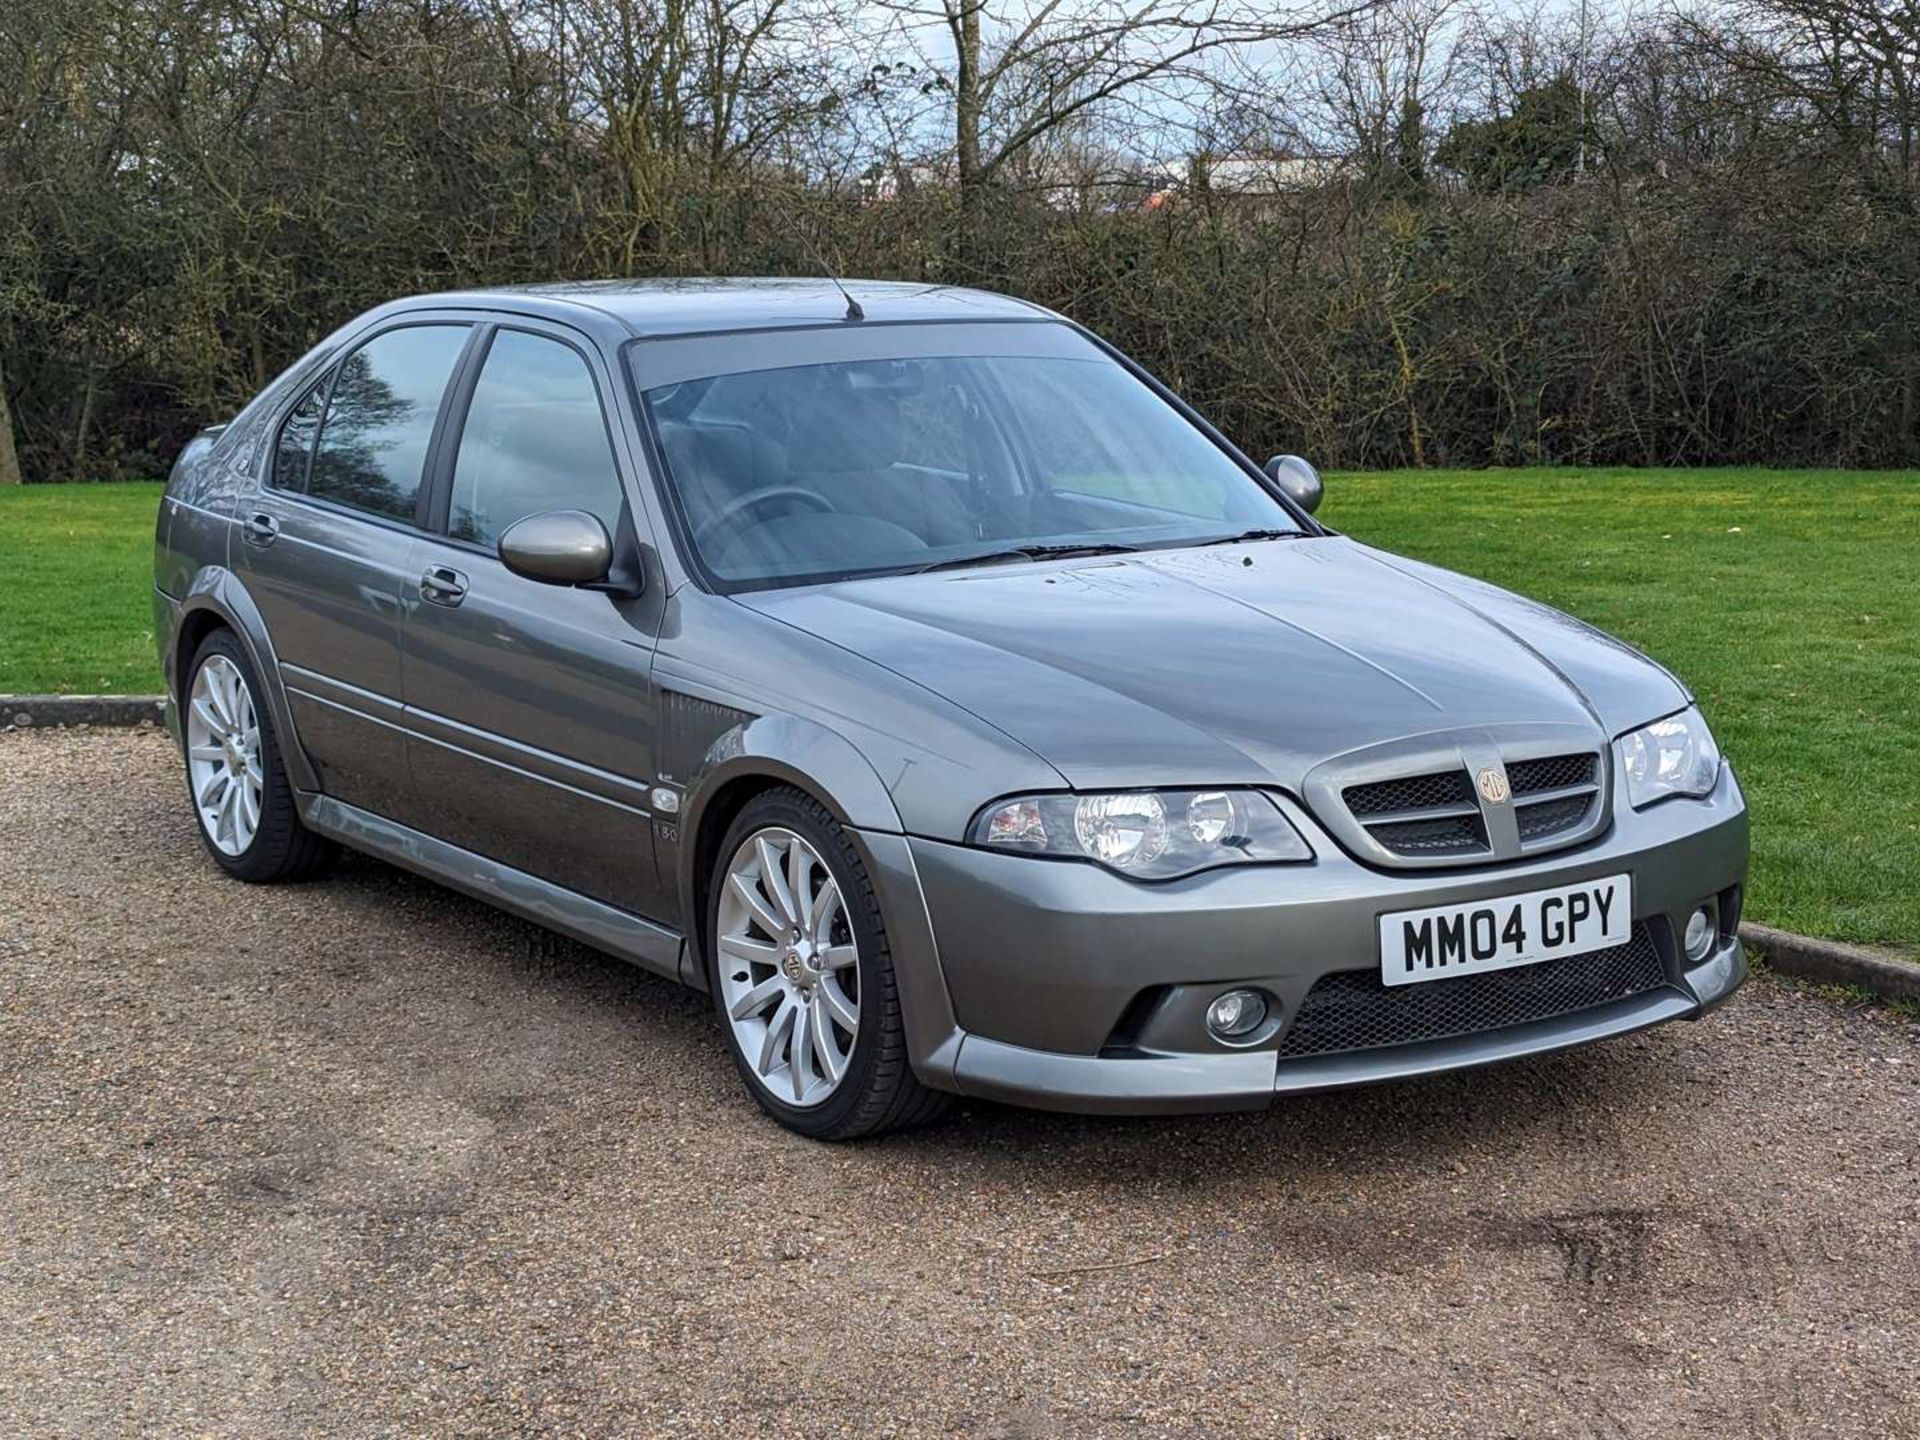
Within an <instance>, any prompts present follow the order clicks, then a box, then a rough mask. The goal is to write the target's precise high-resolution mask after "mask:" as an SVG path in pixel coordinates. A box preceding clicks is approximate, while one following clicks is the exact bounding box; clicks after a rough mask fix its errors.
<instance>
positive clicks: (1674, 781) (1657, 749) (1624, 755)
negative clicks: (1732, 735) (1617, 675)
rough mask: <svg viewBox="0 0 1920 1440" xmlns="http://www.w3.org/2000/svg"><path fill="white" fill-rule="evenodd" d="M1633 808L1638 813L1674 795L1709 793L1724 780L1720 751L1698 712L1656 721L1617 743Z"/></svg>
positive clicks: (1616, 748) (1680, 714) (1624, 736)
mask: <svg viewBox="0 0 1920 1440" xmlns="http://www.w3.org/2000/svg"><path fill="white" fill-rule="evenodd" d="M1614 748H1615V750H1616V751H1617V752H1618V753H1619V756H1620V773H1621V774H1622V775H1624V776H1625V777H1626V780H1627V802H1628V803H1629V804H1630V805H1632V806H1633V808H1634V809H1636V810H1638V809H1641V808H1642V807H1644V806H1647V805H1651V804H1653V802H1654V801H1656V800H1664V799H1666V798H1667V797H1668V796H1669V795H1692V796H1695V797H1698V796H1701V795H1705V794H1707V793H1709V792H1710V791H1711V790H1712V789H1713V787H1714V782H1716V781H1717V780H1719V778H1720V747H1719V746H1718V745H1715V744H1714V743H1713V735H1712V734H1711V733H1710V732H1709V731H1708V729H1707V722H1706V721H1705V720H1703V719H1702V718H1701V717H1700V712H1699V711H1698V710H1694V709H1687V710H1682V711H1681V712H1680V713H1679V714H1678V715H1669V716H1668V717H1667V718H1666V719H1664V720H1656V721H1654V722H1653V724H1651V725H1648V726H1645V727H1643V728H1641V729H1639V730H1635V731H1633V732H1632V733H1631V734H1627V735H1622V736H1621V737H1620V738H1619V739H1618V740H1616V741H1614Z"/></svg>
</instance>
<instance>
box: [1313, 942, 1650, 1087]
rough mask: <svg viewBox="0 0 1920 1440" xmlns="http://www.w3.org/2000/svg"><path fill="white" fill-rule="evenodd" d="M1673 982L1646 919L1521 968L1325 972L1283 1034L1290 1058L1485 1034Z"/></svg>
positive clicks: (1603, 1002) (1585, 1007) (1640, 992)
mask: <svg viewBox="0 0 1920 1440" xmlns="http://www.w3.org/2000/svg"><path fill="white" fill-rule="evenodd" d="M1666 983H1667V976H1666V969H1665V967H1664V966H1663V965H1662V964H1661V963H1660V952H1659V951H1658V950H1657V949H1656V948H1655V947H1654V943H1653V938H1652V936H1650V935H1649V934H1648V933H1647V927H1646V926H1644V925H1637V926H1635V927H1634V931H1633V936H1632V938H1631V939H1629V940H1628V941H1627V943H1626V944H1624V945H1618V946H1615V947H1614V948H1613V949H1611V950H1597V951H1595V952H1594V953H1592V954H1590V955H1569V956H1567V957H1566V958H1565V959H1563V960H1545V961H1542V962H1541V963H1540V964H1538V965H1523V966H1520V967H1519V968H1517V969H1513V970H1493V971H1488V972H1486V973H1484V974H1480V975H1456V976H1454V977H1453V978H1451V979H1448V980H1427V981H1422V982H1419V983H1417V984H1413V985H1391V986H1390V985H1382V984H1381V983H1380V972H1379V971H1378V970H1343V971H1340V972H1339V973H1337V974H1333V975H1322V976H1321V977H1320V978H1319V979H1318V980H1316V981H1315V982H1314V985H1313V988H1312V989H1311V990H1309V991H1308V992H1307V998H1306V999H1305V1000H1304V1001H1303V1002H1301V1006H1300V1010H1299V1013H1298V1014H1297V1015H1296V1016H1295V1017H1294V1021H1293V1024H1292V1025H1291V1026H1290V1027H1288V1029H1287V1033H1286V1034H1285V1035H1283V1036H1282V1037H1281V1039H1280V1058H1281V1059H1283V1060H1284V1059H1288V1058H1297V1057H1300V1056H1305V1055H1336V1054H1340V1053H1342V1052H1344V1051H1348V1050H1380V1049H1385V1048H1387V1047H1389V1046H1394V1045H1412V1044H1416V1043H1418V1042H1419V1041H1422V1040H1445V1039H1447V1038H1449V1037H1452V1036H1456V1035H1477V1034H1480V1033H1482V1032H1483V1031H1488V1030H1503V1029H1505V1028H1506V1027H1507V1026H1509V1025H1524V1024H1526V1023H1527V1022H1529V1021H1532V1020H1549V1019H1552V1018H1553V1017H1554V1016H1557V1015H1571V1014H1573V1013H1575V1012H1576V1011H1580V1010H1588V1009H1591V1008H1593V1007H1594V1006H1596V1005H1605V1004H1606V1003H1607V1002H1609V1001H1611V1000H1621V999H1625V998H1626V997H1627V996H1629V995H1640V994H1644V993H1645V992H1646V991H1649V990H1657V989H1659V988H1660V987H1661V986H1663V985H1665V984H1666Z"/></svg>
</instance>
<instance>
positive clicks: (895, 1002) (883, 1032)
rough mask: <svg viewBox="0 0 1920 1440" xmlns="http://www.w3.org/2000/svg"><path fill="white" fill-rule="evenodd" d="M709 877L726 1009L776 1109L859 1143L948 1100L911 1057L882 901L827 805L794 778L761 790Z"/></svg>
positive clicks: (769, 1105)
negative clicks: (918, 1072)
mask: <svg viewBox="0 0 1920 1440" xmlns="http://www.w3.org/2000/svg"><path fill="white" fill-rule="evenodd" d="M711 879H712V883H711V884H710V885H709V886H708V887H707V888H708V900H707V916H706V924H707V939H708V941H709V942H710V943H709V944H708V947H707V953H708V956H709V959H710V964H711V968H710V970H709V972H708V979H709V981H710V982H711V989H712V992H713V999H714V1008H715V1011H716V1013H717V1014H718V1015H719V1018H720V1026H721V1029H722V1031H723V1032H724V1033H725V1035H726V1037H727V1044H728V1048H729V1049H731V1050H732V1052H733V1059H734V1063H735V1064H736V1065H737V1066H739V1068H740V1073H741V1075H742V1076H743V1077H744V1078H745V1080H746V1082H747V1088H748V1089H749V1090H751V1091H752V1092H753V1097H754V1099H756V1100H757V1101H759V1102H760V1105H761V1107H762V1108H763V1109H765V1110H766V1112H767V1113H768V1114H769V1115H771V1116H773V1118H774V1119H776V1120H778V1121H779V1122H780V1123H781V1124H782V1125H785V1126H786V1127H787V1128H788V1129H790V1130H795V1131H798V1132H799V1133H800V1134H802V1135H807V1136H811V1137H812V1138H814V1139H817V1140H852V1139H856V1138H858V1137H860V1136H863V1135H877V1134H880V1133H881V1132H883V1131H887V1130H897V1129H901V1128H903V1127H905V1126H908V1125H916V1124H920V1123H922V1122H923V1121H926V1120H930V1119H932V1118H933V1117H934V1116H936V1115H938V1114H939V1113H940V1112H941V1111H942V1110H944V1109H945V1108H946V1106H947V1103H948V1097H947V1096H946V1095H943V1094H941V1093H940V1092H938V1091H935V1090H929V1089H928V1088H927V1087H926V1086H924V1085H922V1084H921V1083H920V1081H919V1079H918V1078H917V1077H916V1076H915V1075H914V1073H913V1069H912V1067H911V1066H910V1065H909V1064H908V1061H907V1039H906V1030H905V1027H904V1025H903V1024H902V1021H901V1015H900V995H899V989H898V987H897V985H896V984H895V981H894V972H893V956H892V953H891V952H890V950H889V949H888V947H887V932H886V925H885V923H884V921H883V919H882V917H881V914H880V902H879V899H878V897H877V896H876V895H875V894H874V889H873V883H872V881H871V880H870V879H869V878H868V875H867V871H866V867H865V865H863V864H862V863H861V860H860V856H859V853H858V852H857V851H856V850H855V849H854V847H853V844H852V842H851V841H850V840H849V839H848V837H847V834H846V832H845V830H843V829H842V828H841V827H840V824H839V822H837V821H836V820H835V819H834V818H833V816H832V815H831V814H829V813H828V812H827V810H826V807H824V806H823V805H821V804H820V803H819V802H818V801H816V800H814V799H813V798H812V797H811V796H809V795H806V794H804V793H802V792H801V791H798V790H793V789H784V788H783V789H779V790H769V791H766V792H765V793H763V794H760V795H757V796H755V797H754V798H753V799H752V800H751V801H749V802H748V804H747V806H746V808H745V809H743V810H742V811H741V812H740V814H739V815H738V816H737V817H735V819H734V822H733V824H732V825H731V826H730V827H729V828H728V831H727V835H726V838H725V840H723V841H722V842H721V846H720V852H719V870H718V872H717V873H716V874H715V875H713V876H712V877H711Z"/></svg>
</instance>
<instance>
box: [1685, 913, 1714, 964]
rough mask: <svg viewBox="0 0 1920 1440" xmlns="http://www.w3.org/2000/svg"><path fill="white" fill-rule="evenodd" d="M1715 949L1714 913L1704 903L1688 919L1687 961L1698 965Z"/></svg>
mask: <svg viewBox="0 0 1920 1440" xmlns="http://www.w3.org/2000/svg"><path fill="white" fill-rule="evenodd" d="M1711 949H1713V913H1712V912H1711V911H1710V910H1708V909H1707V907H1706V906H1704V905H1702V906H1701V907H1700V908H1699V909H1698V910H1696V911H1694V912H1693V914H1692V915H1691V916H1690V917H1689V918H1688V920H1687V963H1688V964H1689V965H1698V964H1699V963H1700V962H1701V961H1702V960H1704V959H1706V958H1707V952H1708V951H1709V950H1711Z"/></svg>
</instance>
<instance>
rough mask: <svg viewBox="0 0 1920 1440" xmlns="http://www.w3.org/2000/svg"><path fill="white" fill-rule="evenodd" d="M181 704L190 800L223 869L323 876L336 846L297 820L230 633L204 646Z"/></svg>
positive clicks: (276, 749)
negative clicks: (184, 700) (317, 874)
mask: <svg viewBox="0 0 1920 1440" xmlns="http://www.w3.org/2000/svg"><path fill="white" fill-rule="evenodd" d="M185 698H186V703H185V705H184V706H183V707H182V709H183V714H182V716H181V726H180V729H181V732H182V734H183V736H184V737H185V739H186V751H187V798H188V799H189V800H190V801H191V802H192V804H193V813H194V815H195V816H196V817H197V818H198V820H199V822H200V838H201V839H202V840H203V841H205V842H206V846H207V851H208V853H209V854H211V855H212V856H213V858H214V859H215V860H216V861H218V862H219V865H220V868H221V869H223V870H225V871H226V872H227V873H228V874H229V875H233V876H236V877H238V878H239V879H241V880H254V881H271V880H292V879H297V878H299V877H301V876H304V875H311V874H314V873H317V872H318V871H320V870H322V869H324V868H325V867H326V865H327V864H328V863H329V862H330V861H331V860H332V859H333V856H334V847H333V844H332V843H331V842H330V841H328V840H326V839H324V838H323V837H321V836H319V835H316V834H314V833H313V832H312V831H311V830H309V829H307V827H306V826H305V825H304V824H302V823H301V821H300V814H299V811H298V810H297V809H296V808H295V806H294V802H293V785H292V782H291V781H289V780H288V779H287V770H286V766H285V765H284V764H282V763H281V759H280V745H279V740H278V737H277V736H275V734H274V732H273V721H272V719H271V718H270V717H269V716H268V714H267V709H266V706H265V704H264V703H263V702H262V700H261V696H260V687H259V684H258V682H257V680H256V679H255V677H254V673H253V664H252V662H251V661H250V660H248V658H247V652H246V650H245V649H244V648H242V646H241V644H240V641H239V639H238V638H237V637H236V636H235V635H234V634H233V632H232V631H231V630H216V631H214V632H213V633H212V634H211V635H209V636H207V638H206V639H205V640H204V641H203V642H201V645H200V648H199V650H197V651H196V652H195V653H194V657H193V664H192V668H191V669H190V670H189V671H188V678H187V688H186V697H185Z"/></svg>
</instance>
